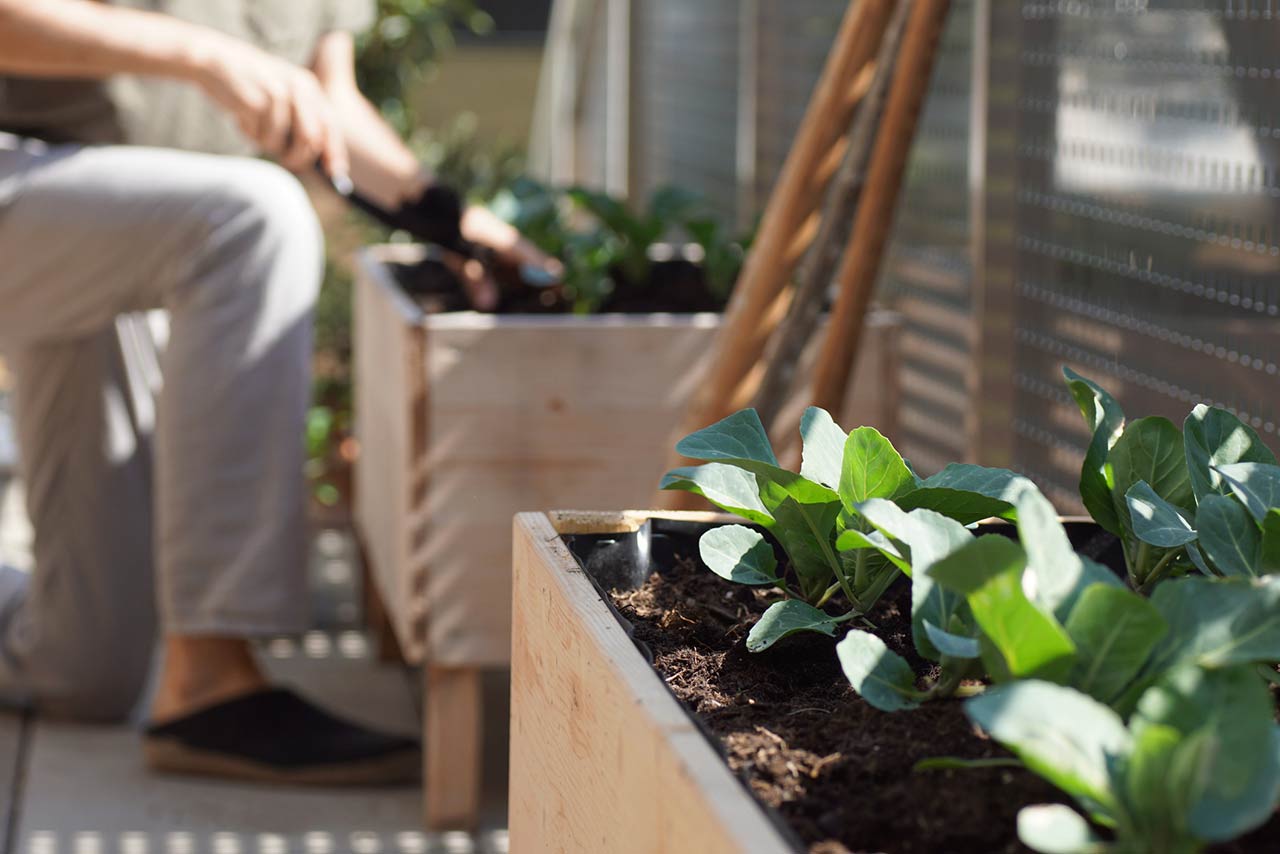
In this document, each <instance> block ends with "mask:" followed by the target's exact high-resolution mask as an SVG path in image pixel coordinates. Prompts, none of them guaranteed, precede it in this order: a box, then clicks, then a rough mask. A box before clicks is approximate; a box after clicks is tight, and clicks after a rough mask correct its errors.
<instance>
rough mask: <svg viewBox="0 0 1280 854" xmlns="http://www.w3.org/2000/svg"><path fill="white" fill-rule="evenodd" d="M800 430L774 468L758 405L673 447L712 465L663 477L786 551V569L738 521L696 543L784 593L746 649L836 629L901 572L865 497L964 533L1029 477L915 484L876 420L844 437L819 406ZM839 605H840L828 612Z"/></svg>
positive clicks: (961, 472)
mask: <svg viewBox="0 0 1280 854" xmlns="http://www.w3.org/2000/svg"><path fill="white" fill-rule="evenodd" d="M800 432H801V437H802V439H803V456H802V464H801V467H800V472H799V473H798V474H797V473H796V472H792V471H789V470H787V469H784V468H782V467H781V466H780V465H779V464H778V460H777V457H776V456H775V455H774V452H773V448H772V447H771V446H770V443H769V437H768V434H767V433H766V432H765V429H764V425H763V424H761V422H760V417H759V416H758V415H757V414H756V412H755V410H752V409H746V410H742V411H741V412H737V413H735V414H733V415H730V416H729V417H728V418H725V419H724V420H722V421H720V422H718V423H716V424H713V425H711V426H710V427H707V428H706V429H704V430H699V431H698V432H696V433H693V434H691V435H689V436H687V437H686V438H684V439H683V440H681V441H680V443H679V444H678V445H677V446H676V450H677V451H678V452H679V453H680V454H682V455H684V456H686V457H690V458H692V459H699V460H705V461H707V462H706V464H705V465H701V466H691V467H685V468H678V469H674V470H672V471H670V472H668V473H667V475H666V476H665V477H664V478H663V481H662V488H664V489H681V490H686V491H689V492H693V493H696V494H698V495H701V496H702V497H704V498H706V499H707V500H708V501H710V502H711V503H713V504H715V505H716V506H718V507H720V508H721V509H723V510H726V511H728V512H729V513H733V514H734V515H737V516H740V517H742V518H743V519H745V520H746V521H748V522H751V523H753V524H755V525H757V526H759V527H760V528H763V529H764V530H766V531H768V532H769V533H770V534H772V535H773V537H774V539H775V540H776V541H777V543H778V544H779V545H780V546H781V548H782V551H783V552H784V553H785V556H786V566H785V567H784V566H782V565H781V564H780V563H779V561H778V559H777V555H776V554H775V553H774V550H773V548H772V546H771V544H770V543H769V542H768V541H767V540H766V539H765V537H764V535H763V534H761V533H760V531H759V530H756V529H754V528H750V527H747V526H745V525H726V526H722V527H718V528H715V529H712V530H710V531H708V532H707V533H706V534H704V535H703V537H702V539H701V541H700V543H699V551H700V553H701V556H702V559H703V562H704V563H706V564H707V566H708V567H710V568H711V570H712V571H713V572H715V573H716V574H717V575H719V576H721V577H722V578H725V579H726V580H728V581H732V582H737V583H741V584H750V585H761V586H763V585H769V586H774V587H777V588H779V589H780V590H782V591H783V593H784V594H785V597H786V598H784V599H783V600H782V601H779V602H775V603H774V604H773V605H771V606H770V607H769V609H768V610H767V611H766V612H765V614H764V615H762V616H761V618H760V620H759V621H758V622H757V624H756V625H755V626H754V627H753V628H752V630H751V632H750V634H749V635H748V638H747V648H748V649H750V650H751V651H753V652H758V651H760V650H763V649H767V648H768V647H770V646H772V645H773V644H774V643H776V642H777V641H778V640H780V639H782V638H784V637H786V636H788V635H791V634H794V633H796V632H801V631H817V632H821V633H823V634H827V635H830V636H833V637H834V636H835V635H836V633H837V630H838V628H839V626H840V625H841V624H842V623H844V622H847V621H849V620H851V619H854V618H856V617H859V616H862V615H864V614H866V613H867V612H868V611H869V610H870V608H871V607H872V606H873V605H874V604H875V603H876V601H877V600H878V599H879V598H880V596H881V595H883V593H884V591H885V590H886V589H887V588H888V586H889V585H890V584H891V583H892V582H893V581H894V580H895V579H896V578H897V577H898V575H899V569H900V568H901V567H902V566H903V564H904V558H903V556H902V555H901V554H900V553H899V552H898V551H897V549H896V548H895V546H894V545H893V544H892V543H890V542H889V541H888V539H887V538H886V537H885V535H884V534H882V533H881V532H879V531H878V530H877V529H876V527H875V526H874V524H873V523H872V521H871V520H870V519H869V518H867V517H866V516H864V514H863V513H862V512H861V510H860V507H861V506H862V505H863V504H864V503H865V502H868V501H872V500H877V499H878V500H881V501H883V502H885V503H887V504H890V506H894V507H895V509H901V510H903V511H909V510H915V509H928V510H932V511H936V512H938V513H940V514H943V515H945V516H948V517H951V518H952V519H954V520H958V524H955V527H956V528H958V529H959V530H960V531H961V532H962V533H963V527H962V525H963V524H968V523H970V522H973V521H976V520H978V519H983V518H986V517H988V516H1000V515H1003V516H1010V515H1012V513H1013V504H1012V500H1011V499H1012V497H1013V496H1014V494H1015V493H1016V491H1017V489H1018V488H1020V486H1021V484H1022V483H1024V482H1025V481H1024V480H1023V479H1022V478H1019V477H1018V476H1017V475H1014V474H1013V473H1011V472H1007V471H1003V470H1000V469H984V468H981V467H979V466H959V465H957V466H948V467H947V468H946V469H944V470H943V471H942V472H940V473H938V474H937V475H934V476H933V477H930V478H928V479H926V480H921V479H920V478H919V477H917V476H916V474H915V473H914V472H913V471H912V470H911V467H910V466H909V465H908V464H907V463H906V461H905V460H903V458H902V455H901V454H899V453H898V452H897V450H896V449H894V447H893V445H892V444H891V443H890V442H889V440H888V439H886V438H885V437H884V436H882V435H880V433H879V432H877V431H876V430H875V429H874V428H872V427H860V428H858V429H857V430H854V431H853V432H852V433H847V434H846V433H845V432H844V431H843V430H841V429H840V428H839V427H838V426H837V425H836V424H835V422H834V421H832V419H831V416H830V415H828V414H827V413H826V412H824V411H823V410H821V409H817V408H814V407H811V408H810V409H808V410H807V411H806V412H805V414H804V417H803V419H802V421H801V428H800ZM964 535H965V536H968V534H967V533H965V534H964ZM837 604H838V605H840V606H841V608H840V610H841V613H839V614H831V613H829V611H828V609H829V608H830V607H831V606H833V605H837Z"/></svg>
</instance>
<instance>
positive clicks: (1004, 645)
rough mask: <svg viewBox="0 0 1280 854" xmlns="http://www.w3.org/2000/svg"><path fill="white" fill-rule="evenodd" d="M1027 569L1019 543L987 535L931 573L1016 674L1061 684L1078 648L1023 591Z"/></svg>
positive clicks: (943, 560)
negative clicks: (962, 601) (963, 602)
mask: <svg viewBox="0 0 1280 854" xmlns="http://www.w3.org/2000/svg"><path fill="white" fill-rule="evenodd" d="M1026 565H1027V564H1026V554H1025V553H1024V552H1023V551H1022V549H1021V547H1019V546H1018V544H1017V543H1015V542H1013V541H1011V540H1008V539H1005V538H1004V537H999V536H987V537H979V538H978V539H976V540H974V541H973V542H971V543H968V544H967V545H965V546H963V547H961V548H960V549H957V550H956V551H955V552H953V553H952V554H950V555H948V556H947V557H945V558H943V559H942V560H940V561H938V562H937V563H935V564H934V565H933V566H932V567H930V568H929V569H928V570H927V572H926V574H927V575H928V576H929V577H930V578H932V579H933V580H934V581H936V582H938V583H939V584H941V585H942V586H943V587H945V588H947V589H948V590H952V591H955V592H957V593H959V594H961V595H963V596H964V597H965V598H966V599H967V600H968V602H969V607H970V609H971V610H972V611H973V616H974V619H975V620H977V622H978V625H979V626H981V627H982V631H983V632H984V633H985V634H986V636H987V638H989V639H990V641H991V643H992V644H993V645H994V647H995V648H996V649H997V650H998V651H999V653H1000V655H1001V657H1002V658H1003V659H1004V664H1005V665H1006V666H1007V667H1008V670H1009V673H1010V674H1011V675H1012V676H1014V677H1016V678H1029V677H1042V678H1046V679H1051V680H1054V681H1062V680H1063V679H1065V677H1066V676H1067V674H1068V672H1069V671H1070V669H1071V665H1072V661H1073V659H1074V657H1075V645H1074V644H1073V643H1072V642H1071V638H1070V637H1068V635H1067V633H1066V631H1065V630H1064V629H1063V628H1062V626H1061V625H1059V623H1058V621H1057V620H1055V619H1054V618H1053V616H1052V615H1050V614H1046V613H1045V612H1043V611H1041V610H1040V609H1039V608H1037V607H1036V606H1035V605H1034V604H1033V603H1032V602H1031V600H1030V599H1028V598H1027V596H1026V594H1025V593H1024V592H1023V588H1022V575H1023V570H1025V569H1026ZM993 669H998V668H993Z"/></svg>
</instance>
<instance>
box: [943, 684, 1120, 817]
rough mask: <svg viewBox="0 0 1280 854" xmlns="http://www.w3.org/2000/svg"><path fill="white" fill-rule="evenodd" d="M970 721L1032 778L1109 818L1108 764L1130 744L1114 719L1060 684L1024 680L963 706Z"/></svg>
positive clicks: (1111, 808) (1111, 794)
mask: <svg viewBox="0 0 1280 854" xmlns="http://www.w3.org/2000/svg"><path fill="white" fill-rule="evenodd" d="M965 713H966V714H967V715H968V716H969V718H970V720H972V721H973V722H974V723H976V724H978V725H979V726H980V727H982V728H983V729H984V730H986V731H987V732H989V733H990V734H991V736H992V738H994V739H995V740H996V741H998V742H1000V743H1001V744H1003V745H1004V746H1005V747H1007V748H1009V749H1010V750H1012V751H1013V752H1014V753H1016V754H1017V755H1018V757H1019V758H1020V759H1021V760H1022V761H1023V763H1024V764H1025V765H1026V766H1027V767H1028V768H1029V769H1031V770H1032V771H1033V772H1035V773H1036V774H1038V775H1040V776H1041V777H1043V778H1045V779H1046V780H1048V781H1049V782H1050V783H1053V784H1054V785H1055V786H1057V787H1058V788H1059V789H1062V790H1063V791H1064V792H1066V793H1068V794H1069V795H1071V796H1073V797H1075V798H1076V799H1077V800H1079V801H1080V802H1081V804H1082V805H1083V806H1084V807H1085V808H1086V809H1087V810H1089V811H1090V812H1094V811H1095V810H1096V808H1099V807H1100V808H1102V811H1103V812H1108V813H1113V812H1114V807H1115V794H1114V792H1113V791H1112V788H1111V780H1110V775H1109V773H1108V768H1109V765H1110V764H1111V762H1112V761H1114V759H1115V758H1117V757H1125V756H1128V755H1129V752H1130V750H1131V748H1132V739H1131V738H1130V735H1129V731H1128V730H1127V729H1125V726H1124V722H1123V721H1122V720H1121V719H1120V716H1119V715H1117V714H1116V713H1115V712H1113V711H1112V710H1111V709H1109V708H1107V707H1106V706H1104V705H1103V704H1102V703H1099V702H1098V701H1097V700H1094V699H1093V698H1091V697H1089V696H1087V695H1085V694H1082V693H1080V692H1079V691H1075V690H1072V689H1071V688H1064V687H1062V686H1060V685H1054V684H1052V683H1050V682H1041V681H1039V680H1034V679H1030V680H1025V681H1021V682H1013V683H1010V684H1008V685H1000V686H997V687H995V688H993V689H991V690H989V691H987V692H986V693H985V694H983V695H981V696H979V697H975V698H973V699H972V700H969V701H967V702H966V703H965Z"/></svg>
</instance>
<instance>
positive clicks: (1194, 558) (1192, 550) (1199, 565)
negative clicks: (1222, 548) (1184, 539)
mask: <svg viewBox="0 0 1280 854" xmlns="http://www.w3.org/2000/svg"><path fill="white" fill-rule="evenodd" d="M1196 533H1197V535H1198V534H1199V532H1198V531H1197V532H1196ZM1187 559H1188V560H1190V561H1191V563H1192V565H1193V566H1194V567H1195V568H1196V569H1198V570H1200V572H1202V573H1203V574H1204V575H1207V576H1209V577H1212V576H1215V575H1220V574H1221V572H1220V571H1219V570H1215V569H1214V568H1213V567H1211V566H1210V565H1209V559H1208V558H1206V557H1205V556H1204V552H1202V551H1201V550H1200V544H1199V543H1198V542H1196V543H1187Z"/></svg>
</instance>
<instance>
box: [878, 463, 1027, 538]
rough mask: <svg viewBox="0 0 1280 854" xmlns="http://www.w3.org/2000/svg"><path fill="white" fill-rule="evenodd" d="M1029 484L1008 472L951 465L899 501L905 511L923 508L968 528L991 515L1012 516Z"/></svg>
mask: <svg viewBox="0 0 1280 854" xmlns="http://www.w3.org/2000/svg"><path fill="white" fill-rule="evenodd" d="M1028 488H1031V489H1034V488H1035V487H1034V485H1032V483H1031V481H1029V480H1027V479H1026V478H1025V477H1023V476H1022V475H1020V474H1017V473H1015V472H1011V471H1008V470H1007V469H996V468H986V467H985V466H975V465H969V464H967V463H952V464H950V465H948V466H947V467H946V468H944V469H943V470H942V471H940V472H938V473H937V474H935V475H933V476H932V477H928V478H925V480H924V481H923V482H922V483H921V484H920V486H919V488H918V489H916V490H914V491H912V492H908V493H907V494H906V495H904V496H902V497H901V498H900V499H899V500H898V504H899V506H901V507H902V509H904V510H914V509H916V508H923V509H926V510H933V511H936V512H938V513H941V514H942V515H944V516H948V517H950V518H952V519H955V520H957V521H958V522H960V523H962V524H965V525H968V524H972V523H973V522H979V521H981V520H983V519H988V518H991V517H994V516H1000V517H1004V518H1012V517H1013V512H1014V511H1013V505H1014V504H1015V503H1016V502H1017V500H1018V496H1019V495H1020V494H1021V493H1022V492H1023V491H1024V490H1026V489H1028Z"/></svg>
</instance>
